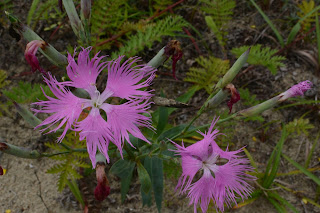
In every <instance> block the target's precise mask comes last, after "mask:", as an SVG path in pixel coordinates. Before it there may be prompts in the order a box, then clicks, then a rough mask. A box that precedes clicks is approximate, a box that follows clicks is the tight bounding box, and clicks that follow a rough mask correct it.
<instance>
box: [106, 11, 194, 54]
mask: <svg viewBox="0 0 320 213" xmlns="http://www.w3.org/2000/svg"><path fill="white" fill-rule="evenodd" d="M187 25H188V23H187V22H186V21H185V20H184V19H183V18H182V17H181V16H168V17H166V18H164V19H162V20H158V21H157V22H156V23H154V24H150V25H147V27H146V28H145V31H144V32H143V31H138V32H137V33H136V34H135V35H133V36H130V37H129V38H128V39H127V40H128V41H127V42H125V44H124V45H123V46H122V47H121V48H120V49H119V51H118V52H114V53H113V54H112V58H114V57H116V56H118V55H124V54H125V55H126V56H128V57H130V56H134V55H136V54H137V53H138V52H140V51H142V50H143V49H144V48H145V47H149V48H150V47H151V46H152V44H153V42H155V41H161V37H162V36H176V32H177V31H182V28H183V27H186V26H187Z"/></svg>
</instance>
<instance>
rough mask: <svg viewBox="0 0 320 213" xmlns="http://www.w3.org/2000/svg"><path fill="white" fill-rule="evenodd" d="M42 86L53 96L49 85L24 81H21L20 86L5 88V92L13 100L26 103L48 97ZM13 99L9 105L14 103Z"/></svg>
mask: <svg viewBox="0 0 320 213" xmlns="http://www.w3.org/2000/svg"><path fill="white" fill-rule="evenodd" d="M41 88H42V89H43V91H44V92H45V93H46V94H47V95H49V96H52V92H51V90H50V89H49V87H48V86H46V85H43V84H31V83H29V82H23V81H20V82H19V83H18V86H16V87H13V88H11V89H10V90H3V94H4V95H5V96H7V97H8V98H9V99H10V100H11V101H15V102H17V103H20V104H26V103H32V102H36V101H38V100H44V99H46V98H45V96H44V94H43V92H42V90H41ZM11 101H9V102H8V104H9V105H11V104H12V102H11Z"/></svg>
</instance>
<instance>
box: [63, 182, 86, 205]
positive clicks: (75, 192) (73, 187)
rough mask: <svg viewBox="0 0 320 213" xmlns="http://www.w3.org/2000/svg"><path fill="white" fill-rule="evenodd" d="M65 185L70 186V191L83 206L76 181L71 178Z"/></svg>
mask: <svg viewBox="0 0 320 213" xmlns="http://www.w3.org/2000/svg"><path fill="white" fill-rule="evenodd" d="M67 185H68V186H69V188H70V191H71V192H72V194H73V195H74V197H75V198H76V199H77V200H78V201H79V203H81V205H82V206H83V207H84V206H85V204H84V201H83V198H82V195H81V192H80V189H79V187H78V185H77V183H76V181H75V180H74V179H72V180H71V181H69V180H67Z"/></svg>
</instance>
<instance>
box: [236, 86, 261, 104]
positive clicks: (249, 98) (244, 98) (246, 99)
mask: <svg viewBox="0 0 320 213" xmlns="http://www.w3.org/2000/svg"><path fill="white" fill-rule="evenodd" d="M239 93H240V97H241V102H242V104H243V105H245V106H255V105H257V104H259V103H260V101H258V100H257V99H256V97H257V96H256V95H252V94H250V92H249V89H248V88H246V89H242V88H240V89H239Z"/></svg>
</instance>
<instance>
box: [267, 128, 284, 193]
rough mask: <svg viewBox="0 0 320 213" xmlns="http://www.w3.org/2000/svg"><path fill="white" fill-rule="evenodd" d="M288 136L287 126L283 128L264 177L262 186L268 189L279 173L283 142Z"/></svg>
mask: <svg viewBox="0 0 320 213" xmlns="http://www.w3.org/2000/svg"><path fill="white" fill-rule="evenodd" d="M286 138H287V132H286V128H283V129H282V134H281V138H280V140H279V142H278V144H277V145H276V147H275V148H274V150H273V152H272V154H271V157H270V159H269V161H268V165H267V169H266V172H265V176H264V178H263V183H262V186H263V187H264V188H266V189H268V188H269V187H270V186H271V184H272V183H273V180H274V178H275V177H276V175H277V171H278V168H279V163H280V158H281V151H282V147H283V144H284V141H285V140H286ZM270 170H271V171H270Z"/></svg>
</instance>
